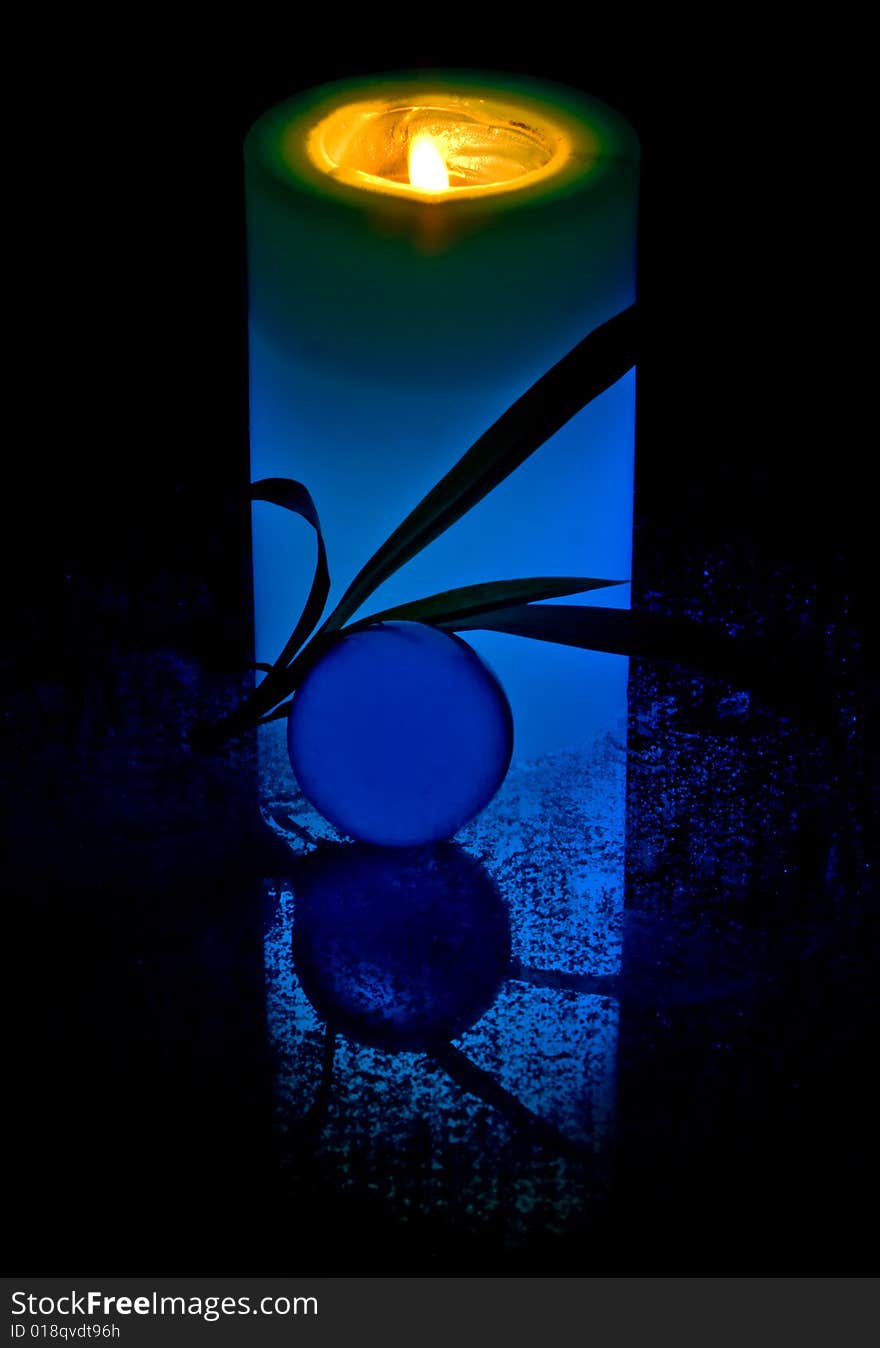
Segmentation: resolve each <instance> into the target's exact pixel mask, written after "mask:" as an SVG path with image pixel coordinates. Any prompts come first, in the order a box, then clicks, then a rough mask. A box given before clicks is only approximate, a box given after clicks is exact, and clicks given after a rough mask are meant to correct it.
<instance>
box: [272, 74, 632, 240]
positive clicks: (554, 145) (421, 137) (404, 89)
mask: <svg viewBox="0 0 880 1348" xmlns="http://www.w3.org/2000/svg"><path fill="white" fill-rule="evenodd" d="M256 130H257V135H258V137H259V144H260V149H259V150H258V153H259V155H260V158H261V159H262V162H263V163H264V165H265V166H266V167H267V168H268V169H269V171H270V173H271V174H272V176H273V177H275V179H276V181H278V182H279V183H283V184H285V185H286V186H287V187H288V188H299V189H300V190H302V189H305V190H306V191H310V192H312V193H316V194H318V195H320V196H328V195H329V196H335V197H337V198H340V199H347V200H348V201H349V204H351V205H357V204H358V201H360V202H361V203H362V204H363V205H364V206H367V205H368V203H369V199H370V198H372V199H373V201H376V198H377V197H378V198H380V199H382V200H383V201H384V202H385V203H386V204H387V205H388V206H390V205H391V204H392V202H393V201H396V202H397V203H398V204H399V205H400V206H401V207H403V206H404V205H409V206H415V207H416V209H421V208H422V207H423V206H425V205H426V204H429V205H431V206H432V207H444V208H449V207H453V206H455V205H456V204H458V203H461V205H462V207H464V205H465V203H467V207H468V208H476V207H479V206H480V205H482V203H483V201H484V200H485V204H486V207H487V208H489V207H494V205H495V199H497V198H498V197H501V196H503V197H504V204H505V206H507V205H508V204H509V205H513V204H520V203H522V204H526V203H527V202H529V201H533V200H535V199H537V198H540V199H546V198H547V197H554V196H557V195H560V194H562V195H565V194H566V193H567V192H569V191H571V190H572V189H576V188H579V187H581V186H583V185H584V184H585V182H587V181H588V180H593V179H595V180H600V179H601V178H602V177H603V173H604V170H605V169H606V168H607V166H608V163H609V161H611V160H617V159H620V158H623V159H626V158H633V159H635V158H637V157H638V150H637V146H636V142H635V137H634V136H633V134H632V131H631V128H629V127H628V126H627V125H626V123H625V122H624V121H623V119H622V118H619V117H618V116H617V115H616V114H615V113H613V112H612V111H611V110H610V109H609V108H606V107H605V106H604V105H603V104H601V103H597V102H596V101H595V100H593V99H589V98H587V97H585V96H582V95H578V94H574V93H573V91H571V90H566V89H562V88H560V87H559V86H555V85H548V84H546V83H543V82H538V81H534V80H529V79H524V78H514V77H511V76H504V75H500V76H496V75H485V76H484V75H478V74H475V73H474V72H459V73H456V72H436V71H428V72H422V73H418V74H414V75H392V76H380V77H376V78H373V79H361V80H349V81H344V82H340V83H338V84H335V85H332V86H326V87H325V88H323V89H318V90H315V91H313V93H312V94H311V95H306V96H300V97H299V98H297V99H294V100H290V101H289V102H288V103H287V104H281V105H280V106H279V107H278V108H277V109H274V110H272V112H271V113H270V114H268V115H267V116H266V117H264V118H263V119H262V120H261V122H260V123H258V127H257V129H256ZM255 148H256V147H255ZM376 204H377V205H378V204H379V202H378V201H376ZM498 204H499V205H500V204H501V203H500V202H499V203H498ZM444 214H445V210H444Z"/></svg>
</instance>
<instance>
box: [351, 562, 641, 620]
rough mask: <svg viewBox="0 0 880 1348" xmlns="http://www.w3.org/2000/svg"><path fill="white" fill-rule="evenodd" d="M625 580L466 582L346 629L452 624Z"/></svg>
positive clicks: (575, 578)
mask: <svg viewBox="0 0 880 1348" xmlns="http://www.w3.org/2000/svg"><path fill="white" fill-rule="evenodd" d="M626 584H627V582H626V581H624V580H597V579H595V578H593V577H590V576H531V577H528V578H527V579H523V580H490V581H485V582H484V583H483V584H480V585H463V586H462V587H461V588H460V589H457V590H444V591H443V592H442V593H441V594H432V595H429V596H428V597H427V598H425V599H413V600H410V601H409V602H408V603H406V604H397V605H396V606H395V607H394V608H386V609H383V610H382V612H381V613H373V614H371V615H370V617H368V618H361V619H359V620H358V621H357V622H356V623H351V624H349V626H347V627H345V628H343V631H345V632H354V631H356V630H357V629H358V628H362V627H369V626H372V625H373V623H381V622H392V621H398V622H403V621H406V622H419V623H433V624H434V625H437V624H439V623H441V622H443V623H448V622H449V621H450V620H451V619H456V620H458V619H460V618H469V617H476V616H478V615H479V614H481V613H491V612H493V611H494V610H495V609H506V608H509V607H510V605H511V604H530V603H534V602H536V601H537V600H539V599H560V598H561V597H562V596H563V595H566V594H583V593H585V592H586V591H587V590H603V589H607V588H608V587H609V586H611V585H626Z"/></svg>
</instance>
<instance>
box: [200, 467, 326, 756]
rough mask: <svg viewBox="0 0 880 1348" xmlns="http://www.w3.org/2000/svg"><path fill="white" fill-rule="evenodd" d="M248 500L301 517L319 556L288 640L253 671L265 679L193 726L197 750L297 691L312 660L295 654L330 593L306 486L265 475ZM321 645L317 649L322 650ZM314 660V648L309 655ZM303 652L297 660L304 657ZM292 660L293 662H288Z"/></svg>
mask: <svg viewBox="0 0 880 1348" xmlns="http://www.w3.org/2000/svg"><path fill="white" fill-rule="evenodd" d="M250 495H251V500H253V501H268V502H269V504H270V505H278V506H282V507H283V508H284V509H285V510H289V511H291V512H292V514H294V515H299V516H300V518H301V519H304V520H305V521H306V523H307V524H310V525H311V526H312V528H313V529H314V531H315V538H316V542H317V557H316V561H315V574H314V576H313V578H312V584H311V587H310V589H309V594H308V598H307V599H306V602H305V606H304V607H303V611H302V613H301V614H300V616H299V620H298V622H297V623H296V625H295V627H294V629H293V632H292V633H291V636H290V638H289V640H288V641H287V642H286V644H285V646H284V649H283V650H282V651H281V653H280V655H279V656H278V658H277V660H276V661H275V663H274V664H273V665H269V666H266V665H264V664H260V665H258V666H257V668H260V669H262V670H264V671H265V673H266V677H265V678H264V679H263V680H262V682H261V683H260V684H259V685H258V686H257V687H256V688H255V689H254V691H253V692H252V693H251V694H250V696H249V697H248V698H247V699H246V700H245V701H244V703H243V704H242V705H241V706H240V707H238V708H236V710H235V711H233V712H231V713H230V714H229V715H228V716H225V717H223V719H222V720H220V721H217V722H216V723H215V724H213V725H197V726H196V727H195V728H194V729H193V731H192V734H191V736H190V743H191V744H192V746H193V748H195V749H202V750H211V749H215V748H217V747H218V746H219V745H220V744H222V743H223V741H224V740H226V739H228V738H229V737H230V736H231V735H237V734H239V733H240V732H241V731H243V730H247V729H249V728H250V727H251V726H253V725H255V724H256V723H257V722H258V721H259V720H260V718H261V717H262V716H264V715H265V714H266V713H267V712H268V711H270V710H271V709H272V708H273V707H274V706H275V705H276V704H277V703H278V702H280V701H281V700H282V698H285V697H287V696H288V695H289V694H290V693H292V692H293V691H294V689H295V688H296V687H297V685H298V682H299V679H300V678H301V677H302V674H303V673H304V672H305V668H306V667H307V665H308V664H310V663H311V660H306V659H304V658H299V659H294V658H293V657H294V656H295V655H296V653H297V651H299V650H300V647H301V646H302V645H303V643H304V642H305V641H307V640H308V638H309V637H310V636H311V634H312V633H313V632H314V630H315V628H316V627H317V625H318V623H319V621H320V619H321V614H322V613H323V612H324V606H325V604H326V603H327V596H328V594H329V593H330V568H329V566H328V564H327V549H326V547H325V545H324V535H323V533H322V531H321V521H320V518H319V516H318V511H317V507H316V506H315V502H314V501H313V499H312V495H311V493H310V492H309V490H308V488H307V487H305V486H303V484H302V483H301V482H295V481H293V479H292V478H286V477H267V478H263V479H262V480H261V481H259V482H254V483H253V484H252V485H251V489H250ZM321 648H322V647H318V649H321ZM309 649H310V652H311V655H312V657H315V656H316V655H317V653H318V652H317V650H315V651H311V647H310V648H309ZM305 655H306V652H302V653H301V656H302V657H305ZM291 661H292V663H291Z"/></svg>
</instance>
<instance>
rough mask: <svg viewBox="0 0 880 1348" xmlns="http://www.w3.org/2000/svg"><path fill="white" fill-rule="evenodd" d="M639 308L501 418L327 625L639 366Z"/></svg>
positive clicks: (591, 338) (402, 528)
mask: <svg viewBox="0 0 880 1348" xmlns="http://www.w3.org/2000/svg"><path fill="white" fill-rule="evenodd" d="M636 346H637V325H636V307H635V305H631V306H630V307H629V308H628V309H625V310H623V312H622V313H620V314H617V315H616V316H615V317H614V318H612V319H609V320H608V322H607V323H602V324H600V326H599V327H598V328H595V329H594V330H593V331H592V332H591V333H589V335H588V336H587V337H585V338H584V339H583V341H581V342H579V343H578V345H577V346H576V347H575V348H574V349H573V350H572V351H570V352H569V353H568V355H566V356H564V357H563V358H562V360H560V361H559V362H558V363H557V364H556V365H554V366H553V367H552V369H550V370H548V371H547V373H546V374H545V375H543V376H542V377H541V378H540V379H539V380H538V381H537V382H536V383H534V384H533V385H532V386H531V388H530V389H528V390H527V391H526V392H525V393H524V394H523V395H522V397H520V398H518V399H517V401H516V402H515V403H514V404H513V406H512V407H510V408H508V410H507V411H506V412H505V413H504V414H503V415H502V416H500V417H499V418H498V420H497V421H496V422H494V423H493V425H491V426H490V427H489V429H488V430H487V431H485V432H484V434H483V435H481V436H480V438H479V439H478V440H476V441H475V442H474V444H473V445H471V447H470V449H469V450H467V452H466V453H465V454H464V455H463V456H462V458H461V459H459V461H458V463H456V464H455V466H454V467H453V468H451V469H450V471H449V472H448V473H447V474H446V476H445V477H443V478H441V480H440V481H439V482H438V483H437V485H436V486H435V487H434V488H432V490H431V491H429V492H428V494H427V496H425V497H424V498H423V499H422V500H421V501H420V502H419V504H418V505H417V506H416V507H415V509H414V510H412V511H411V512H410V514H409V515H408V516H407V517H406V519H405V520H404V521H403V523H402V524H400V525H399V526H398V528H397V529H395V531H394V533H392V534H391V536H390V537H389V538H388V539H386V541H385V543H383V545H382V546H381V548H379V550H378V552H376V553H375V554H374V555H373V556H372V557H371V558H370V560H369V561H368V562H367V563H366V565H365V566H364V567H363V568H362V569H361V571H360V572H359V573H358V575H357V576H356V577H355V579H354V580H353V581H352V583H351V585H350V586H349V587H348V589H347V590H346V592H345V594H344V595H343V596H342V599H341V600H340V602H339V604H338V605H337V607H336V608H335V609H334V611H333V612H332V613H331V615H330V617H329V618H328V619H327V622H326V623H325V628H327V629H338V628H340V627H342V626H343V624H344V623H345V622H346V621H347V620H348V619H349V618H350V617H351V616H352V614H353V613H355V612H356V611H357V610H358V609H359V608H360V606H361V605H362V604H363V603H364V602H365V600H367V599H368V598H369V597H370V595H371V594H372V593H373V592H374V591H375V590H376V589H378V587H379V586H380V585H381V584H382V583H383V581H385V580H387V579H388V577H389V576H392V575H393V574H394V572H395V571H398V570H400V568H401V567H402V566H404V565H405V563H406V562H408V561H410V560H411V559H412V558H413V557H415V556H416V554H417V553H419V552H421V551H422V550H423V549H424V548H426V547H427V546H428V544H429V543H432V542H433V541H434V539H436V538H439V536H440V535H441V534H443V533H445V532H446V530H447V529H449V528H450V527H451V526H452V525H453V524H455V523H456V522H457V521H458V520H459V519H461V518H462V516H463V515H465V514H467V512H468V511H469V510H471V509H473V507H474V506H476V505H478V504H479V502H480V501H482V500H483V498H484V497H485V496H487V495H488V494H489V492H491V491H493V490H494V488H495V487H497V486H498V485H499V484H500V483H501V482H503V481H504V480H505V478H507V477H509V476H510V474H511V473H512V472H514V470H515V469H516V468H518V467H519V466H520V464H522V463H524V462H525V460H526V459H527V458H529V456H530V455H531V454H533V453H534V452H535V450H536V449H538V448H539V447H540V446H541V445H542V444H544V443H545V441H547V440H549V438H550V437H551V436H552V435H555V433H556V432H557V431H558V430H559V429H560V427H561V426H564V425H565V423H566V422H567V421H569V420H570V419H571V418H572V417H573V416H574V415H575V414H576V413H577V412H579V411H580V410H581V408H583V407H585V406H586V405H587V403H589V402H591V401H592V400H593V398H596V397H598V395H599V394H600V393H604V391H605V390H606V389H608V388H610V387H611V385H612V384H615V383H616V382H617V380H618V379H620V378H622V377H623V375H625V374H626V372H627V371H628V370H629V369H631V368H632V366H633V365H634V364H635V361H636Z"/></svg>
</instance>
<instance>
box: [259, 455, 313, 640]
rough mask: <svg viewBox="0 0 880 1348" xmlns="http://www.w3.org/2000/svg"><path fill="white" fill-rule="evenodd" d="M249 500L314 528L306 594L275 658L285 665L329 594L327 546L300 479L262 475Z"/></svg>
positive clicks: (310, 501) (310, 496) (304, 637)
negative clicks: (282, 511)
mask: <svg viewBox="0 0 880 1348" xmlns="http://www.w3.org/2000/svg"><path fill="white" fill-rule="evenodd" d="M251 500H252V501H268V502H269V504H270V505H279V506H283V507H284V509H285V510H290V511H292V512H293V514H294V515H299V516H300V518H301V519H304V520H305V521H306V522H307V523H308V524H310V525H311V526H312V528H313V529H314V531H315V540H316V543H317V548H318V555H317V560H316V562H315V574H314V577H313V578H312V584H311V588H310V590H309V597H308V599H307V600H306V602H305V607H304V608H303V611H302V613H301V614H300V616H299V621H298V622H297V624H296V627H295V628H294V629H293V632H292V634H291V636H290V639H289V641H288V642H287V644H286V645H285V647H284V649H283V651H282V652H281V654H280V655H279V656H278V658H277V660H276V661H275V664H276V665H287V664H289V662H290V661H291V660H292V659H293V657H294V655H296V653H297V651H298V650H299V648H300V646H301V645H302V644H303V642H304V641H305V640H306V639H307V638H308V637H310V636H311V634H312V632H314V630H315V628H316V627H317V626H318V623H319V622H320V620H321V614H322V613H323V612H324V605H325V604H326V603H327V596H328V595H329V593H330V568H329V566H328V565H327V549H326V547H325V545H324V535H323V533H322V532H321V521H320V519H319V517H318V510H317V507H316V505H315V502H314V501H313V500H312V495H311V492H310V491H309V490H308V488H307V487H304V486H303V484H302V483H301V482H294V481H293V479H292V478H287V477H264V478H263V479H262V480H261V481H260V482H254V483H252V485H251Z"/></svg>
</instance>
